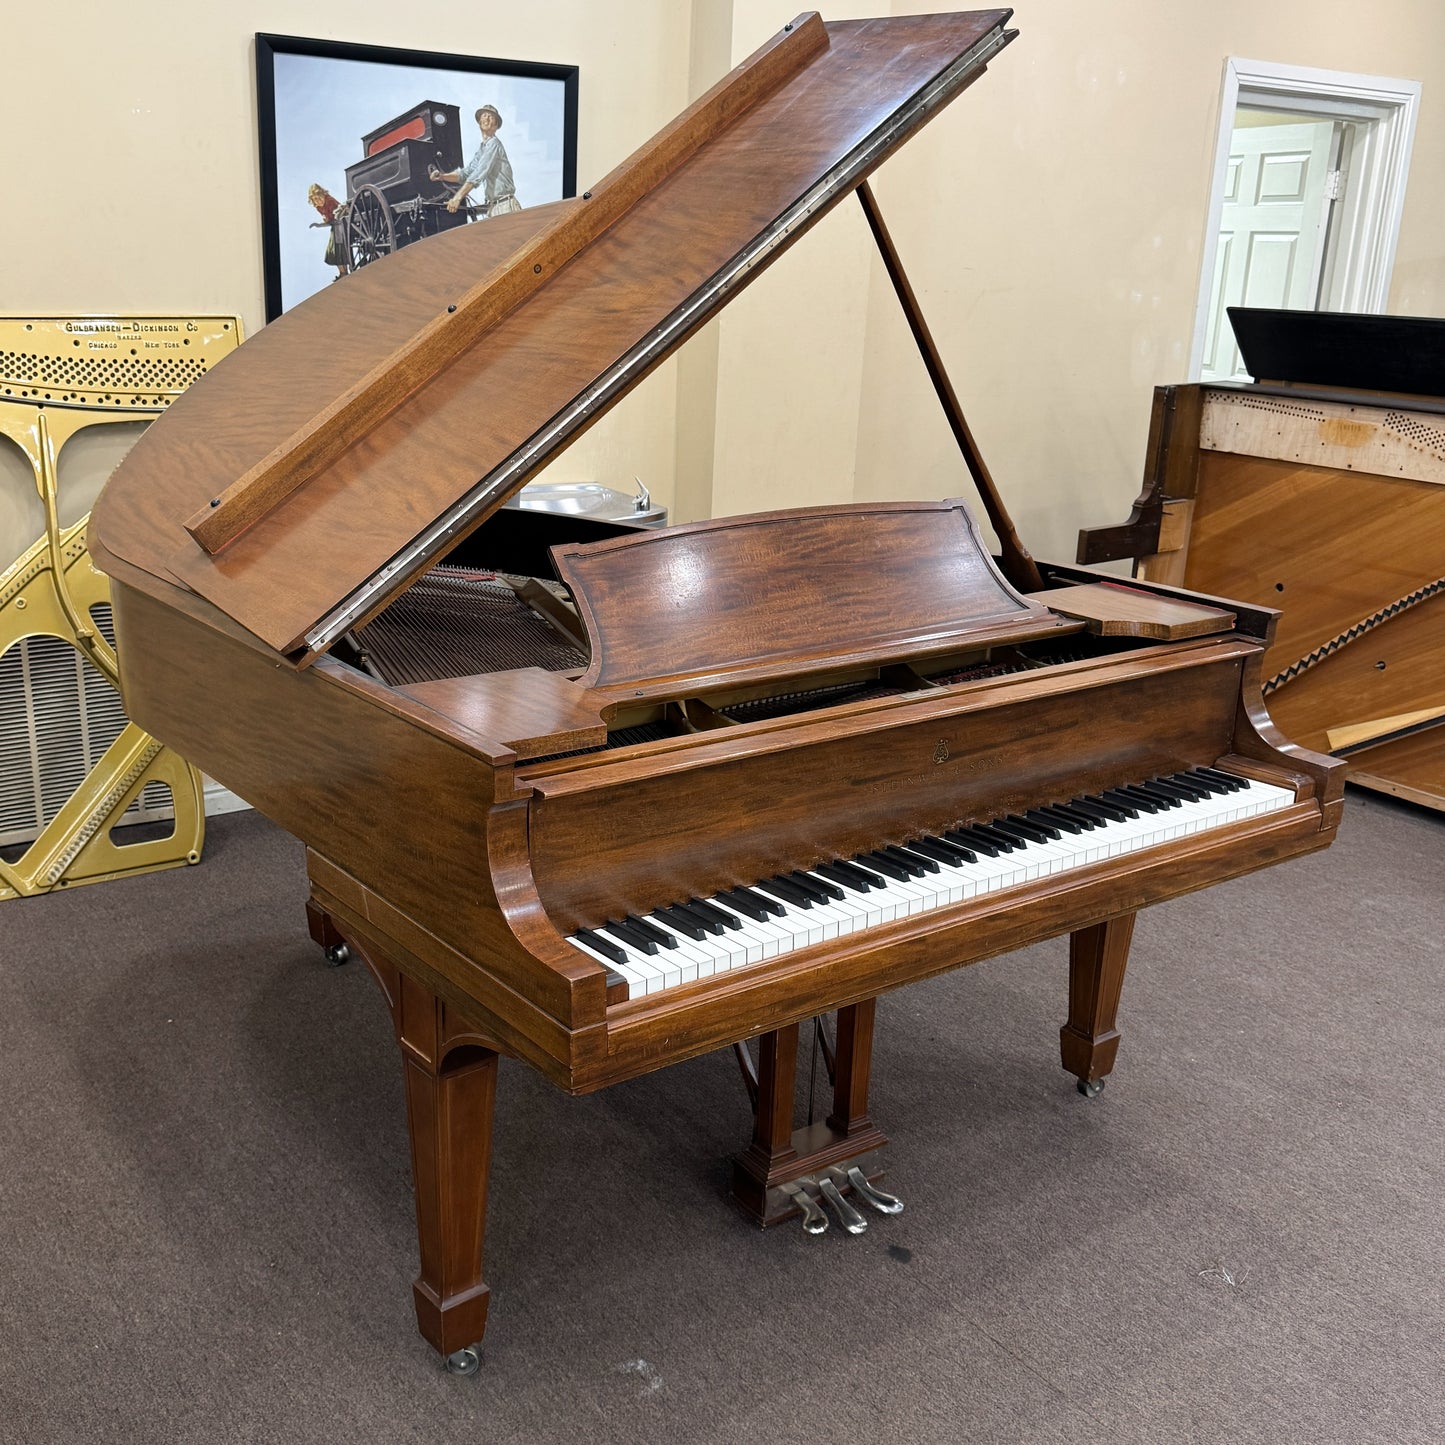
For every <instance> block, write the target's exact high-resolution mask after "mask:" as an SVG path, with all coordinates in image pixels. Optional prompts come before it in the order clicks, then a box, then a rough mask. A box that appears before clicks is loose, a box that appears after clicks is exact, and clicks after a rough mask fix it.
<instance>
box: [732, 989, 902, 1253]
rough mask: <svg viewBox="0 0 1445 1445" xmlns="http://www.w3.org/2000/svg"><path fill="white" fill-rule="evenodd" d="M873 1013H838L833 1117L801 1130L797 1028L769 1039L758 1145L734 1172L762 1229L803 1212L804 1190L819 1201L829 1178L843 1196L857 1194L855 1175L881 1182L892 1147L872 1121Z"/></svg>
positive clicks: (737, 1194) (741, 1198)
mask: <svg viewBox="0 0 1445 1445" xmlns="http://www.w3.org/2000/svg"><path fill="white" fill-rule="evenodd" d="M874 1006H875V1003H874V1000H873V999H865V1000H864V1001H863V1002H862V1003H858V1004H854V1005H852V1006H851V1007H849V1008H844V1009H840V1010H839V1011H838V1046H837V1050H836V1063H835V1071H834V1087H833V1110H832V1112H831V1113H830V1114H829V1115H828V1118H827V1120H826V1121H825V1122H822V1123H817V1124H809V1125H806V1126H805V1127H803V1128H801V1129H794V1127H793V1088H794V1083H795V1080H796V1076H797V1066H798V1026H797V1024H790V1025H788V1027H786V1028H782V1029H778V1030H776V1031H775V1032H773V1033H770V1034H764V1035H763V1036H762V1039H761V1040H760V1045H761V1047H760V1057H759V1062H758V1095H757V1106H756V1113H755V1116H754V1121H753V1139H752V1143H751V1144H749V1145H748V1147H747V1148H746V1149H745V1150H744V1151H743V1152H742V1153H741V1154H740V1155H738V1157H737V1159H736V1160H735V1161H734V1165H733V1197H734V1198H735V1199H736V1200H737V1201H738V1203H739V1204H741V1205H742V1207H743V1208H744V1209H745V1210H746V1211H747V1212H748V1213H749V1214H750V1215H752V1216H753V1217H754V1218H755V1219H756V1220H757V1221H758V1223H760V1224H762V1225H764V1226H767V1225H770V1224H777V1223H779V1222H780V1221H781V1220H784V1219H791V1218H793V1217H795V1216H796V1215H798V1214H799V1213H803V1212H804V1206H803V1204H802V1203H801V1201H800V1200H799V1198H798V1196H797V1192H796V1191H797V1190H798V1189H799V1188H802V1189H805V1190H808V1191H810V1193H812V1194H813V1195H814V1197H815V1198H816V1194H817V1191H818V1188H819V1183H820V1181H821V1180H824V1179H828V1180H829V1181H830V1184H831V1187H833V1188H835V1189H836V1190H838V1191H840V1192H842V1193H844V1194H846V1193H849V1192H850V1191H853V1190H855V1188H856V1186H855V1184H854V1183H852V1182H850V1180H849V1177H848V1171H849V1170H851V1169H857V1170H860V1171H861V1174H862V1176H863V1177H864V1178H865V1179H869V1180H872V1179H878V1178H881V1177H882V1167H881V1161H880V1160H879V1159H878V1157H877V1155H878V1151H879V1150H880V1149H882V1147H883V1146H884V1145H885V1144H887V1142H888V1140H887V1138H886V1136H885V1135H884V1134H883V1133H882V1132H881V1131H880V1130H879V1129H878V1128H877V1127H876V1126H875V1125H874V1123H873V1121H872V1119H871V1118H870V1117H869V1114H868V1075H869V1070H870V1067H871V1062H872V1055H873V1015H874ZM879 1197H881V1198H885V1199H886V1198H887V1197H888V1196H886V1195H884V1196H879ZM869 1202H870V1203H871V1202H872V1201H869ZM875 1207H876V1205H875ZM815 1212H816V1211H815ZM819 1218H821V1216H819Z"/></svg>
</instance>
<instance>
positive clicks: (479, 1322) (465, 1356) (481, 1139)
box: [397, 974, 497, 1374]
mask: <svg viewBox="0 0 1445 1445" xmlns="http://www.w3.org/2000/svg"><path fill="white" fill-rule="evenodd" d="M400 985H401V1000H400V1002H401V1006H400V1007H399V1008H398V1009H397V1042H398V1043H399V1044H400V1045H401V1053H402V1064H403V1068H404V1070H405V1074H406V1119H407V1128H408V1131H409V1133H410V1134H411V1167H412V1177H413V1180H414V1182H415V1185H416V1228H417V1240H418V1244H419V1245H420V1251H421V1273H420V1274H419V1275H418V1276H417V1280H416V1283H415V1284H413V1285H412V1296H413V1299H414V1302H415V1304H416V1322H417V1328H418V1329H419V1330H420V1331H421V1333H422V1335H423V1337H424V1338H425V1339H426V1340H428V1341H429V1342H430V1343H431V1344H432V1345H433V1346H434V1347H435V1348H436V1349H437V1350H438V1351H440V1352H441V1354H442V1355H444V1356H446V1357H447V1367H448V1368H449V1369H452V1370H455V1371H457V1372H459V1373H463V1374H470V1373H471V1372H472V1371H473V1370H475V1369H476V1367H477V1349H478V1347H479V1346H480V1344H481V1339H482V1335H483V1334H484V1333H485V1331H486V1328H487V1304H488V1297H489V1294H490V1291H489V1290H488V1288H487V1286H486V1285H485V1284H484V1283H483V1282H482V1240H483V1236H484V1234H485V1232H486V1224H487V1184H488V1178H489V1175H490V1173H491V1164H492V1106H493V1104H494V1103H495V1101H496V1097H497V1055H496V1053H495V1052H494V1051H493V1050H491V1049H486V1048H481V1047H479V1046H477V1045H476V1044H464V1045H462V1046H461V1047H448V1044H447V1043H446V1041H445V1035H444V1028H445V1023H444V1009H445V1005H444V1004H443V1003H442V1002H441V1001H440V1000H439V999H437V998H436V997H435V995H433V994H431V993H430V991H429V990H427V989H426V988H424V987H423V985H421V984H420V983H417V982H416V981H415V980H413V979H410V978H408V977H406V975H404V974H403V975H402V976H401V978H400ZM417 1005H420V1006H419V1007H418V1006H417ZM428 1005H430V1007H428Z"/></svg>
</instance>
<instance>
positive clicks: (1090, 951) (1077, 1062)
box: [1059, 913, 1136, 1099]
mask: <svg viewBox="0 0 1445 1445" xmlns="http://www.w3.org/2000/svg"><path fill="white" fill-rule="evenodd" d="M1135 916H1136V915H1135V914H1132V913H1126V914H1124V915H1123V917H1121V918H1111V919H1109V920H1108V922H1106V923H1096V924H1095V925H1094V926H1093V927H1092V928H1081V929H1079V931H1078V932H1077V933H1072V934H1070V935H1069V1021H1068V1022H1067V1023H1066V1024H1065V1025H1064V1026H1063V1028H1062V1029H1060V1030H1059V1052H1060V1055H1061V1057H1062V1059H1063V1065H1064V1068H1065V1069H1067V1070H1068V1072H1069V1073H1071V1074H1076V1075H1077V1076H1078V1080H1079V1092H1080V1093H1081V1094H1083V1095H1084V1096H1085V1098H1089V1099H1092V1098H1094V1097H1096V1096H1097V1095H1098V1094H1099V1093H1101V1092H1102V1091H1103V1088H1104V1078H1105V1075H1107V1074H1108V1073H1109V1071H1110V1070H1111V1069H1112V1068H1113V1067H1114V1056H1115V1055H1116V1054H1117V1053H1118V1052H1119V1030H1118V1029H1116V1028H1115V1027H1114V1018H1115V1015H1116V1014H1117V1012H1118V1009H1119V991H1120V989H1122V988H1123V986H1124V969H1125V967H1126V966H1127V964H1128V962H1129V942H1130V939H1132V938H1133V936H1134V919H1135Z"/></svg>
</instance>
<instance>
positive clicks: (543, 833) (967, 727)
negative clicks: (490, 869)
mask: <svg viewBox="0 0 1445 1445" xmlns="http://www.w3.org/2000/svg"><path fill="white" fill-rule="evenodd" d="M1216 646H1217V647H1218V649H1219V651H1218V652H1211V651H1210V649H1209V645H1208V644H1204V645H1203V646H1202V647H1201V648H1200V650H1198V651H1197V652H1195V653H1194V654H1193V656H1192V657H1190V656H1188V655H1185V654H1182V653H1181V654H1180V655H1178V656H1176V657H1174V658H1171V659H1170V660H1169V661H1170V662H1171V663H1172V666H1169V667H1167V668H1165V667H1162V666H1161V665H1160V664H1158V663H1156V665H1155V667H1154V668H1152V669H1145V668H1144V667H1142V666H1140V665H1131V664H1130V663H1129V662H1128V661H1127V660H1126V661H1123V662H1120V663H1118V664H1117V665H1116V667H1115V668H1114V669H1112V670H1106V669H1098V670H1096V671H1094V672H1093V673H1090V674H1085V675H1084V676H1082V677H1075V678H1073V679H1072V681H1073V684H1074V685H1073V686H1072V687H1069V686H1067V684H1066V683H1065V681H1064V679H1062V678H1047V677H1040V676H1029V675H1027V674H1025V676H1024V677H1023V678H1022V679H1021V680H1019V681H1018V682H1017V683H1016V685H1015V687H1014V688H1012V689H1010V688H1006V687H998V688H995V689H992V690H991V691H990V692H989V693H988V694H986V695H985V696H986V697H987V703H986V705H985V704H984V700H983V697H982V696H974V697H971V698H968V699H967V700H965V699H964V698H963V697H957V696H956V697H954V698H951V699H936V700H935V699H932V698H930V699H928V701H927V702H922V703H919V704H918V705H917V706H916V708H914V709H907V708H899V709H896V710H894V711H893V712H892V713H891V714H887V713H885V714H877V715H874V716H872V717H871V718H869V719H868V724H869V725H867V726H860V725H859V724H860V723H861V722H862V719H861V718H860V719H858V720H857V721H856V722H855V723H854V726H853V727H852V728H848V726H847V724H845V723H844V722H842V721H841V720H839V721H835V722H833V723H831V724H827V723H815V724H812V725H811V727H810V726H807V725H803V724H799V725H797V726H795V727H792V728H782V727H777V728H773V729H770V730H769V731H768V732H767V733H765V734H760V735H755V736H750V738H749V739H746V740H745V739H743V738H738V737H735V736H734V734H735V733H740V732H742V731H743V729H741V728H739V729H728V730H727V732H726V733H721V734H720V733H716V732H714V733H705V734H700V735H698V736H697V737H696V739H695V740H694V746H693V747H692V748H690V749H688V750H686V753H687V754H690V756H686V755H685V754H684V751H683V750H674V751H673V752H671V753H669V754H667V755H666V758H667V766H665V767H663V766H658V765H656V764H655V763H654V764H653V765H652V766H649V759H647V758H646V757H638V758H635V759H633V760H632V761H630V762H618V763H616V764H613V765H612V766H611V767H608V766H607V765H606V764H605V763H603V764H599V765H597V766H596V767H594V768H592V769H590V770H586V771H585V772H581V773H579V774H578V775H576V776H574V777H569V776H568V775H567V774H561V775H558V776H556V777H549V778H544V779H538V780H537V782H536V784H535V787H536V792H537V794H538V796H537V797H535V798H534V799H533V801H532V804H531V809H530V820H531V821H530V835H529V836H530V851H531V866H532V872H533V876H534V878H535V879H536V883H537V888H538V892H539V895H540V897H541V899H542V903H543V907H544V908H545V910H546V912H547V914H548V916H549V917H550V918H552V919H553V921H554V922H556V923H558V924H559V925H560V926H561V927H562V928H563V931H564V932H569V931H571V930H572V929H574V928H577V927H586V926H591V925H593V924H596V923H598V922H600V921H602V920H605V919H607V918H612V917H617V916H619V914H618V909H619V908H621V907H622V905H623V904H624V903H625V904H626V905H627V907H628V908H631V909H637V908H639V907H641V908H646V909H651V908H654V907H657V906H659V905H661V904H666V903H671V902H675V901H677V900H678V899H686V898H688V897H692V896H695V895H698V894H699V893H713V892H716V891H717V890H719V889H722V888H729V887H733V886H736V885H737V884H744V885H746V884H751V883H755V882H756V881H757V880H758V879H759V878H762V877H767V876H769V875H770V874H773V873H776V872H779V871H782V870H784V869H786V868H797V867H809V866H812V865H813V864H815V863H817V862H820V861H827V860H828V859H831V858H835V857H839V856H843V857H848V856H852V855H853V854H854V853H857V852H860V851H863V850H865V849H867V848H873V847H878V846H880V845H881V844H883V843H902V842H904V841H905V840H906V839H907V838H909V837H913V836H916V835H917V834H918V833H919V832H923V831H929V832H937V831H940V830H942V829H947V828H949V827H952V826H954V825H955V824H957V823H958V822H960V821H961V820H964V819H970V818H977V819H979V820H980V821H981V820H982V819H983V818H986V817H990V816H995V815H997V813H999V812H1010V811H1016V810H1018V809H1019V808H1022V807H1031V806H1034V805H1035V804H1036V803H1038V802H1042V801H1047V800H1052V801H1063V800H1065V799H1067V798H1069V797H1074V796H1077V795H1078V794H1079V793H1080V792H1089V791H1092V790H1094V789H1095V788H1098V787H1109V786H1113V785H1116V784H1118V783H1120V782H1124V781H1128V780H1132V779H1140V778H1147V777H1152V776H1154V775H1155V774H1157V773H1161V772H1163V773H1169V772H1174V771H1177V770H1178V769H1179V768H1181V767H1184V766H1186V765H1192V764H1195V763H1199V762H1212V761H1213V760H1214V759H1216V758H1218V757H1220V756H1221V755H1222V754H1224V753H1225V752H1227V751H1228V750H1229V744H1230V738H1231V732H1232V728H1233V724H1234V717H1235V709H1236V705H1237V701H1238V697H1239V688H1240V667H1241V663H1242V656H1241V654H1240V653H1239V652H1238V651H1237V648H1238V644H1231V643H1219V644H1216ZM1190 663H1192V664H1193V665H1189V664H1190ZM949 703H951V707H950V706H948V704H949ZM970 704H972V705H971V706H970ZM910 713H917V714H918V716H917V718H916V720H915V718H914V717H911V716H910ZM752 727H753V728H754V729H756V727H757V725H752ZM1043 738H1047V739H1048V747H1047V748H1041V746H1040V739H1043ZM750 743H751V746H750V745H749V744H750ZM584 777H585V779H586V781H587V786H585V787H579V786H576V784H577V782H578V781H580V779H581V778H584ZM599 860H605V866H600V867H599V866H598V862H599ZM623 911H624V912H625V911H627V909H626V908H624V909H623Z"/></svg>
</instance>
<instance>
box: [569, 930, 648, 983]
mask: <svg viewBox="0 0 1445 1445" xmlns="http://www.w3.org/2000/svg"><path fill="white" fill-rule="evenodd" d="M567 942H568V943H570V944H571V945H572V947H573V948H577V949H581V951H582V952H583V953H585V954H586V955H587V956H588V958H595V959H596V960H597V962H598V963H601V964H605V965H606V966H607V967H608V968H609V969H611V970H612V971H613V972H614V973H618V974H621V976H622V978H623V980H624V981H625V982H626V984H627V991H628V995H629V997H631V998H636V997H637V996H638V995H639V994H644V993H646V992H647V977H646V975H645V974H643V973H641V972H639V971H638V970H637V969H635V968H633V967H632V965H631V964H630V963H618V962H617V960H616V959H615V958H608V957H607V955H606V954H604V953H599V952H598V951H597V950H596V949H595V948H593V947H592V946H591V945H590V944H586V943H583V942H582V940H581V939H580V938H573V937H570V936H569V937H568V939H567Z"/></svg>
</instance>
